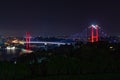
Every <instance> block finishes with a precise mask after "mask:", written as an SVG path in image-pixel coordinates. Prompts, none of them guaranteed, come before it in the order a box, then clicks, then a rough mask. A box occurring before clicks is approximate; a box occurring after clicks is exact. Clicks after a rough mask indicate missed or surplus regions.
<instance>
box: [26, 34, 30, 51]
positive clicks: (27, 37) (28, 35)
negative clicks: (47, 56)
mask: <svg viewBox="0 0 120 80" xmlns="http://www.w3.org/2000/svg"><path fill="white" fill-rule="evenodd" d="M26 50H30V33H29V32H26Z"/></svg>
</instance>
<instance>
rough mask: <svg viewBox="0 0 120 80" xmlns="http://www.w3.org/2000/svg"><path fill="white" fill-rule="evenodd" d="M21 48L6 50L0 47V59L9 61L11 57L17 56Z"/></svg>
mask: <svg viewBox="0 0 120 80" xmlns="http://www.w3.org/2000/svg"><path fill="white" fill-rule="evenodd" d="M20 52H21V49H14V50H7V49H0V61H4V60H7V61H9V60H10V59H12V58H15V57H17V56H19V53H20Z"/></svg>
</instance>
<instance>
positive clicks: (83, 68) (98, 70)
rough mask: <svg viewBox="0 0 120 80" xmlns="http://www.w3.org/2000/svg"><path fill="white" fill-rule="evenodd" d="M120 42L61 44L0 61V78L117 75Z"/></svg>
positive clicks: (103, 79) (92, 79) (89, 79)
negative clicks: (10, 59) (57, 46)
mask: <svg viewBox="0 0 120 80" xmlns="http://www.w3.org/2000/svg"><path fill="white" fill-rule="evenodd" d="M119 76H120V44H109V43H103V42H100V43H95V44H90V43H88V44H82V43H79V44H76V45H74V46H72V45H64V46H60V47H59V48H54V49H49V50H39V51H37V52H34V53H31V54H23V55H21V56H20V57H17V58H15V59H13V60H12V61H9V62H7V61H3V62H0V80H98V79H100V80H113V79H114V80H116V79H120V77H119Z"/></svg>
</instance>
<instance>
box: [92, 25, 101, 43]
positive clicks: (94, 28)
mask: <svg viewBox="0 0 120 80" xmlns="http://www.w3.org/2000/svg"><path fill="white" fill-rule="evenodd" d="M90 29H91V30H90V34H91V35H90V42H98V37H99V34H98V30H99V29H98V25H95V26H94V25H91V26H90Z"/></svg>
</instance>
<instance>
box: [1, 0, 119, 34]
mask: <svg viewBox="0 0 120 80" xmlns="http://www.w3.org/2000/svg"><path fill="white" fill-rule="evenodd" d="M119 8H120V1H116V2H115V0H110V1H102V0H100V1H98V0H88V1H86V0H84V1H81V0H39V1H38V2H37V1H36V2H35V1H34V0H29V1H13V2H12V1H0V35H4V34H8V35H14V36H24V35H25V32H26V31H29V32H30V33H31V35H33V36H38V35H41V36H56V35H72V34H75V33H78V32H81V31H82V30H84V29H85V28H87V27H88V26H90V25H91V24H97V25H99V26H100V27H101V28H103V30H104V31H105V32H106V33H107V34H109V35H120V9H119Z"/></svg>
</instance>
